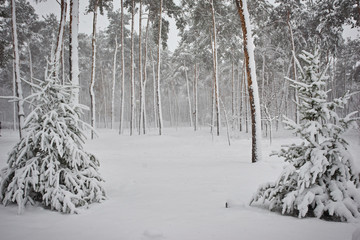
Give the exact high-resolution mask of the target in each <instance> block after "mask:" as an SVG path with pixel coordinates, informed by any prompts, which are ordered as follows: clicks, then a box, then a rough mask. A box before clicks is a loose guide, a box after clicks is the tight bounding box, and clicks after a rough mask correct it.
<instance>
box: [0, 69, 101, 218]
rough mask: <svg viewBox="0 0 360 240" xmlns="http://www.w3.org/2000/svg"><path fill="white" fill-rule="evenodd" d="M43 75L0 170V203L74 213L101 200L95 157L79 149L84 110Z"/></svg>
mask: <svg viewBox="0 0 360 240" xmlns="http://www.w3.org/2000/svg"><path fill="white" fill-rule="evenodd" d="M52 69H54V68H52ZM48 76H49V77H48V78H47V79H46V80H45V81H43V82H40V83H39V84H38V85H36V86H35V85H34V86H33V87H35V88H36V93H35V94H34V95H33V98H32V102H33V104H34V106H35V108H34V110H33V111H32V112H31V113H30V114H29V116H28V117H27V118H26V120H25V124H24V134H23V136H22V137H21V139H20V141H19V142H18V143H17V144H16V146H15V147H14V148H13V149H12V151H11V152H10V153H9V158H8V162H7V167H5V168H4V169H2V170H1V171H0V201H1V202H2V203H3V204H4V205H6V204H8V203H17V205H18V211H19V213H21V212H22V211H23V209H24V207H25V204H26V203H27V202H30V203H31V204H34V203H35V202H40V203H42V204H43V205H44V206H45V207H50V208H51V209H53V210H57V211H59V212H64V213H78V211H79V210H78V207H81V206H87V204H89V203H92V202H100V201H102V200H104V199H105V191H104V187H103V181H104V180H103V179H102V177H101V176H100V174H99V173H98V167H99V161H98V159H97V158H96V157H95V156H94V155H92V154H90V153H88V152H86V151H85V150H84V147H83V144H84V140H85V139H86V136H85V131H84V130H85V129H86V128H87V127H88V126H87V125H86V123H84V122H83V121H81V120H80V115H81V114H82V109H83V108H84V106H82V105H79V104H77V103H75V101H70V99H71V89H72V87H71V86H70V85H69V86H64V85H61V84H60V81H58V80H57V79H56V78H55V76H54V75H53V74H52V73H51V74H49V75H48Z"/></svg>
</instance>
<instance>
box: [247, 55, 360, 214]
mask: <svg viewBox="0 0 360 240" xmlns="http://www.w3.org/2000/svg"><path fill="white" fill-rule="evenodd" d="M300 58H301V59H302V60H303V61H304V63H305V67H304V68H303V69H302V68H301V66H300V64H299V63H298V66H299V69H300V72H301V76H300V78H299V81H298V82H296V81H292V80H290V81H291V82H292V84H293V87H295V88H296V89H297V90H298V93H299V99H300V104H299V111H300V116H301V122H300V123H299V124H296V123H295V122H294V121H292V120H290V119H288V118H286V119H285V124H286V125H287V127H288V129H291V130H294V132H295V133H296V134H298V135H299V136H300V137H301V138H302V139H303V140H304V141H303V142H302V143H301V144H292V145H290V146H285V147H284V148H282V149H281V151H280V152H278V153H277V155H278V156H279V157H283V158H285V161H287V162H288V163H289V164H288V165H287V167H285V168H284V170H283V172H282V173H281V175H280V177H279V179H278V180H277V181H276V182H275V183H267V184H264V185H262V186H260V188H259V189H258V191H257V193H256V194H255V195H254V197H253V199H252V201H251V203H252V202H254V201H262V202H263V203H265V202H268V203H269V208H270V210H271V209H276V208H281V209H282V214H285V213H287V214H297V215H298V216H299V218H301V217H305V216H308V215H314V216H316V217H318V218H321V217H327V216H330V217H331V218H332V219H339V220H341V221H354V220H355V218H357V217H359V216H360V190H359V171H358V170H357V169H356V166H355V165H354V161H353V159H352V157H351V155H350V153H349V152H348V150H347V147H348V143H347V142H346V141H345V139H344V138H343V137H342V134H343V133H344V132H345V131H346V130H347V129H348V128H349V126H350V125H351V123H353V122H354V121H355V119H354V118H352V116H353V115H354V114H355V113H350V114H349V115H347V116H345V117H340V116H339V115H338V113H337V111H336V109H342V108H344V106H345V105H346V104H347V102H348V101H349V99H350V97H351V94H349V93H346V94H345V96H344V97H341V98H338V99H335V100H333V101H331V102H328V101H327V93H328V92H327V91H324V88H325V81H326V76H325V71H326V70H325V71H322V72H321V71H320V62H319V53H318V51H315V54H314V55H312V54H310V53H308V52H303V53H302V54H301V55H300Z"/></svg>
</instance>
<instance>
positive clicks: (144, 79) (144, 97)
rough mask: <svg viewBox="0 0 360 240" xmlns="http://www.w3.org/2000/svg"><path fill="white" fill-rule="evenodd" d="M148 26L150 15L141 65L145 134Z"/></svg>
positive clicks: (147, 25) (147, 24) (144, 127)
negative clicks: (142, 65) (142, 63)
mask: <svg viewBox="0 0 360 240" xmlns="http://www.w3.org/2000/svg"><path fill="white" fill-rule="evenodd" d="M149 26H150V17H149V16H148V19H147V23H146V31H145V49H144V53H145V56H144V67H143V75H144V76H143V82H144V84H143V98H142V104H143V134H146V101H145V99H146V95H145V90H146V83H147V71H146V67H147V58H148V45H147V44H148V33H149Z"/></svg>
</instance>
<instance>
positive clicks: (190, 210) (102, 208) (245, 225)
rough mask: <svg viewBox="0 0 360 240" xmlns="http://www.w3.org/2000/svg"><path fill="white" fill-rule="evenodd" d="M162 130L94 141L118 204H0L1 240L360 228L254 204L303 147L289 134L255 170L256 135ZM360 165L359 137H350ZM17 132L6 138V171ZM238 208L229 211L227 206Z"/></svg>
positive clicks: (314, 234)
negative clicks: (277, 153) (281, 154)
mask: <svg viewBox="0 0 360 240" xmlns="http://www.w3.org/2000/svg"><path fill="white" fill-rule="evenodd" d="M164 132H165V135H164V136H161V137H159V136H157V132H156V131H153V132H152V133H150V134H149V135H146V136H132V137H130V136H128V135H123V136H119V135H118V134H117V131H116V130H113V131H112V130H100V131H99V138H97V139H95V140H93V141H88V142H87V144H86V147H87V149H88V150H89V152H91V153H94V154H95V155H97V156H98V158H99V159H100V162H101V167H100V173H101V174H102V176H103V177H104V179H105V180H106V185H105V187H106V190H107V197H108V199H107V200H106V201H105V202H103V203H101V204H92V205H90V208H89V209H87V210H84V211H83V212H82V213H81V214H78V215H67V214H60V213H58V212H53V211H49V210H45V209H43V208H42V207H33V206H27V207H26V209H25V212H24V214H23V215H17V206H15V205H11V206H7V207H4V206H3V205H0V232H1V239H4V240H11V239H14V240H15V239H30V240H32V239H37V240H42V239H54V240H55V239H79V240H81V239H87V240H91V239H121V240H130V239H134V240H142V239H170V240H177V239H178V240H192V239H193V240H209V239H214V240H222V239H226V240H231V239H237V240H238V239H245V240H246V239H277V240H281V239H292V240H296V239H327V240H331V239H334V240H339V239H351V237H352V233H353V232H354V231H355V230H356V229H357V228H359V227H360V223H340V222H327V221H324V220H319V219H316V218H305V219H298V218H296V217H292V216H282V215H280V214H279V213H276V212H270V211H268V210H267V209H264V208H263V207H249V205H248V203H249V200H250V199H251V196H252V195H253V194H254V192H255V191H256V189H257V188H258V186H259V184H261V183H264V182H267V181H273V180H275V179H276V178H277V176H278V175H279V174H280V172H281V170H282V166H283V164H284V163H283V162H282V160H281V159H278V158H277V157H269V153H270V152H271V151H273V150H278V149H279V147H280V145H281V144H285V143H290V142H293V141H298V140H297V139H296V138H294V137H292V136H291V135H290V134H289V133H284V132H281V133H275V138H274V140H273V144H272V146H269V142H268V140H265V139H264V140H263V153H262V156H263V161H262V162H260V163H255V164H251V163H250V161H251V140H250V137H251V136H250V135H245V134H242V135H241V136H240V137H238V138H236V139H232V144H231V146H230V147H229V146H228V145H227V140H226V138H225V134H223V135H224V137H215V138H214V140H212V137H211V135H210V134H209V133H208V129H207V128H206V129H201V130H200V131H199V132H196V133H194V132H193V130H192V129H190V128H181V129H179V130H175V129H165V131H164ZM348 138H349V140H350V142H351V152H352V154H353V156H354V158H355V160H356V161H357V162H358V166H360V159H359V156H360V139H359V133H358V132H353V133H351V134H349V136H348ZM16 141H17V133H15V132H11V131H4V132H2V137H0V168H2V167H4V166H5V164H6V159H7V152H9V150H10V149H11V147H12V146H13V145H14V144H15V142H16ZM227 201H228V202H229V203H230V208H225V203H226V202H227Z"/></svg>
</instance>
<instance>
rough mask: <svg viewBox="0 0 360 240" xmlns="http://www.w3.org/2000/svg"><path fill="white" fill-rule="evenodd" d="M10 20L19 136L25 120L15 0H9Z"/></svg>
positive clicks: (21, 133)
mask: <svg viewBox="0 0 360 240" xmlns="http://www.w3.org/2000/svg"><path fill="white" fill-rule="evenodd" d="M11 21H12V29H11V30H12V36H13V53H14V69H13V71H14V79H15V88H16V97H17V100H16V102H17V117H18V121H19V135H20V138H21V137H22V135H23V132H22V130H23V127H24V121H25V113H24V98H23V92H22V86H21V80H20V56H19V44H18V35H17V26H16V5H15V0H11Z"/></svg>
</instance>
